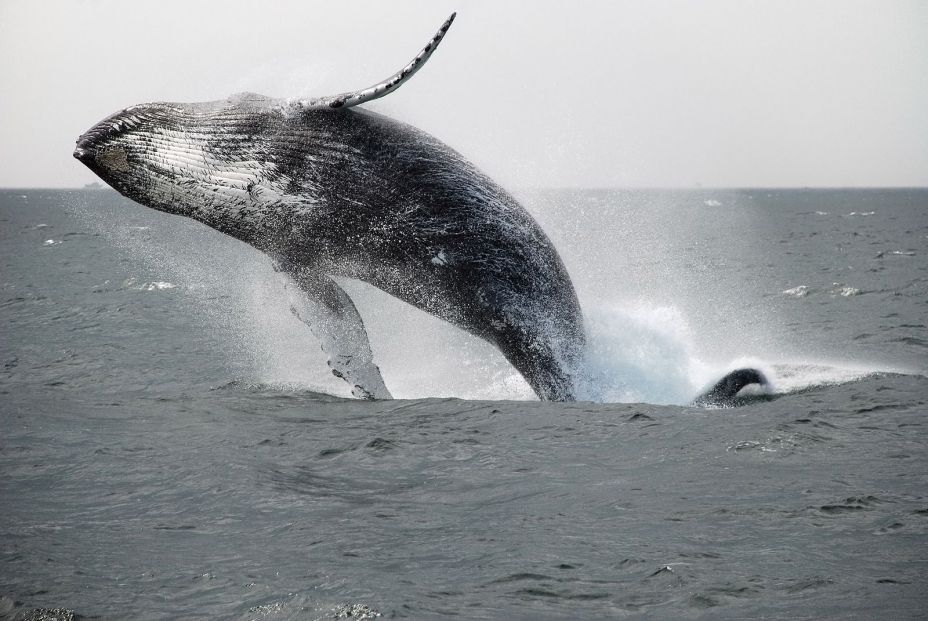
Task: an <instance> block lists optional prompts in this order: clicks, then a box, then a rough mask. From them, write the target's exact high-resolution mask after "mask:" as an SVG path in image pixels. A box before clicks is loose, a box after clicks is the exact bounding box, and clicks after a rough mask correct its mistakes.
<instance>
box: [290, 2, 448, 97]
mask: <svg viewBox="0 0 928 621" xmlns="http://www.w3.org/2000/svg"><path fill="white" fill-rule="evenodd" d="M455 15H457V13H452V14H451V17H449V18H448V19H447V20H445V23H444V24H442V25H441V28H439V29H438V32H437V33H435V36H434V37H432V38H431V39H429V42H428V43H427V44H426V46H425V47H424V48H422V51H420V52H419V53H418V54H417V55H416V57H415V58H413V59H412V60H411V61H409V64H407V65H406V66H405V67H403V68H402V69H400V70H399V71H397V72H396V73H394V74H393V75H391V76H390V77H389V78H387V79H386V80H384V81H383V82H378V83H377V84H374V85H373V86H369V87H368V88H365V89H362V90H359V91H352V92H349V93H341V94H340V95H332V96H330V97H320V98H318V99H311V100H308V101H301V102H300V106H301V107H302V108H350V107H351V106H357V105H359V104H362V103H364V102H367V101H370V100H372V99H378V98H379V97H383V96H384V95H388V94H390V93H392V92H393V91H395V90H396V89H398V88H399V87H400V86H402V85H403V83H404V82H406V80H408V79H409V78H411V77H412V76H413V74H414V73H416V72H417V71H418V70H419V69H421V68H422V66H423V65H425V61H427V60H428V59H429V57H430V56H431V55H432V53H433V52H434V51H435V49H436V48H437V47H438V44H439V43H441V40H442V39H443V38H444V36H445V33H446V32H448V29H449V28H451V22H453V21H454V17H455Z"/></svg>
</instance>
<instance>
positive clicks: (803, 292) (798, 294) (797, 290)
mask: <svg viewBox="0 0 928 621" xmlns="http://www.w3.org/2000/svg"><path fill="white" fill-rule="evenodd" d="M783 295H788V296H790V297H794V298H804V297H806V296H807V295H809V287H808V286H806V285H799V286H798V287H793V288H792V289H787V290H786V291H783Z"/></svg>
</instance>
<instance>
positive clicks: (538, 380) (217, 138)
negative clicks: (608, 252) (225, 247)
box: [74, 15, 584, 400]
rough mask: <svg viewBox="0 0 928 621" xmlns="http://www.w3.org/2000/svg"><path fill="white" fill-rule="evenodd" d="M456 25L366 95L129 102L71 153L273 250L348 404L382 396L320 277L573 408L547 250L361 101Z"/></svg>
mask: <svg viewBox="0 0 928 621" xmlns="http://www.w3.org/2000/svg"><path fill="white" fill-rule="evenodd" d="M453 19H454V15H452V16H451V17H450V18H449V19H448V20H447V21H446V22H445V23H444V24H443V25H442V27H441V29H440V30H439V31H438V33H437V34H436V35H435V36H434V37H433V38H432V39H431V40H430V41H429V43H428V45H426V47H425V48H424V49H423V50H422V51H421V52H420V53H419V54H418V55H417V56H416V57H415V58H414V59H413V60H412V61H411V62H410V63H409V64H408V65H406V66H405V67H404V68H403V69H402V70H400V71H399V72H398V73H396V74H395V75H393V76H391V77H390V78H388V79H387V80H384V81H383V82H380V83H378V84H376V85H374V86H372V87H370V88H367V89H363V90H360V91H354V92H348V93H343V94H340V95H335V96H329V97H321V98H316V99H308V100H286V99H273V98H269V97H264V96H261V95H256V94H252V93H245V94H239V95H235V96H232V97H230V98H229V99H227V100H221V101H214V102H206V103H148V104H140V105H136V106H132V107H129V108H126V109H125V110H122V111H120V112H117V113H116V114H113V115H112V116H110V117H108V118H106V119H104V120H103V121H101V122H100V123H98V124H97V125H95V126H94V127H93V128H91V129H90V130H89V131H88V132H86V133H85V134H84V135H83V136H81V137H80V138H79V139H78V143H77V148H76V149H75V151H74V156H75V157H76V158H78V159H79V160H80V161H81V162H83V163H84V164H85V165H87V166H88V167H89V168H90V169H91V170H92V171H93V172H94V173H96V174H97V175H98V176H100V177H101V178H102V179H103V180H104V181H105V182H106V183H108V184H109V185H111V186H112V187H113V188H115V189H116V190H118V191H119V192H120V193H122V194H123V195H125V196H127V197H129V198H131V199H133V200H135V201H136V202H139V203H141V204H143V205H145V206H148V207H151V208H153V209H156V210H159V211H164V212H167V213H170V214H176V215H182V216H186V217H190V218H193V219H195V220H198V221H200V222H202V223H204V224H206V225H208V226H210V227H212V228H214V229H216V230H218V231H221V232H222V233H225V234H227V235H230V236H232V237H235V238H236V239H239V240H241V241H243V242H245V243H247V244H250V245H252V246H254V247H255V248H257V249H258V250H261V251H262V252H264V253H266V254H267V255H269V256H270V257H271V258H272V259H273V260H274V261H275V263H276V264H277V266H278V269H280V270H282V271H285V272H286V273H287V274H288V275H289V276H290V277H291V278H292V280H293V281H294V282H295V283H296V284H297V285H298V286H299V287H300V289H301V290H302V291H303V292H304V293H305V296H306V308H304V309H302V310H297V309H296V308H294V309H293V311H294V313H295V314H297V316H299V317H300V318H301V319H302V320H303V321H304V322H305V323H306V324H307V325H308V326H309V327H310V329H311V330H312V332H313V334H314V335H315V336H316V337H317V338H318V339H319V340H320V343H321V345H322V348H323V350H324V351H325V352H326V353H327V354H328V356H329V366H330V367H331V369H332V372H333V373H334V374H335V375H337V376H339V377H341V378H343V379H344V380H345V381H347V382H348V383H349V385H351V386H352V392H353V394H354V395H355V396H358V397H363V398H390V392H389V390H388V389H387V387H386V385H385V384H384V382H383V379H382V377H381V374H380V370H379V369H378V368H377V366H376V365H375V363H374V360H373V355H372V353H371V348H370V344H369V342H368V337H367V333H366V331H365V328H364V324H363V322H362V320H361V316H360V315H359V314H358V311H357V309H356V308H355V306H354V304H353V303H352V301H351V298H350V297H349V296H348V295H347V294H346V293H345V292H344V291H343V290H342V289H341V287H339V285H338V284H337V283H336V282H335V281H334V280H333V278H332V277H339V276H341V277H349V278H356V279H359V280H362V281H365V282H367V283H369V284H371V285H373V286H375V287H378V288H380V289H381V290H383V291H385V292H387V293H389V294H391V295H393V296H395V297H397V298H399V299H401V300H403V301H405V302H408V303H409V304H412V305H413V306H416V307H417V308H420V309H422V310H424V311H426V312H429V313H431V314H433V315H436V316H438V317H440V318H442V319H444V320H446V321H448V322H450V323H452V324H453V325H455V326H458V327H460V328H462V329H464V330H466V331H467V332H470V333H471V334H474V335H476V336H478V337H480V338H482V339H485V340H487V341H489V342H490V343H491V344H493V345H495V346H496V347H497V348H498V349H499V350H500V351H501V352H502V353H503V355H504V356H505V357H506V359H507V360H508V361H509V362H510V363H511V364H512V365H513V366H514V367H515V368H516V369H517V370H518V371H519V372H520V373H521V374H522V376H523V377H524V378H525V379H526V380H527V382H528V383H529V385H530V386H531V387H532V389H533V390H534V391H535V393H536V394H537V395H538V397H539V398H541V399H546V400H572V399H574V398H575V397H576V393H575V390H576V384H577V376H578V373H580V363H581V360H582V352H583V350H584V332H583V319H582V314H581V311H580V305H579V302H578V300H577V295H576V292H575V291H574V287H573V284H572V283H571V280H570V277H569V276H568V274H567V270H566V269H565V267H564V264H563V263H562V261H561V259H560V257H559V256H558V254H557V252H556V251H555V249H554V247H553V245H552V244H551V241H550V240H549V239H548V237H547V236H546V235H545V233H544V232H543V231H542V230H541V228H540V227H539V225H538V224H537V223H536V222H535V220H534V219H533V218H532V217H531V216H530V215H529V214H528V212H527V211H525V209H523V208H522V206H521V205H519V203H518V202H517V201H516V200H515V199H514V198H513V197H512V196H510V195H509V194H508V193H507V192H506V191H505V190H504V189H502V188H501V187H500V186H499V185H497V184H496V183H494V182H493V181H492V180H491V179H489V178H488V177H487V176H486V175H484V174H483V173H482V172H480V171H479V170H478V169H477V168H476V167H474V166H473V165H472V164H470V163H469V162H468V161H467V160H465V159H464V158H463V157H462V156H461V155H460V154H458V153H457V152H456V151H454V150H453V149H451V148H450V147H448V146H446V145H445V144H443V143H442V142H440V141H439V140H437V139H436V138H434V137H432V136H430V135H429V134H426V133H424V132H422V131H420V130H418V129H416V128H414V127H411V126H409V125H406V124H404V123H400V122H398V121H395V120H393V119H390V118H388V117H385V116H382V115H379V114H375V113H373V112H370V111H367V110H364V109H362V108H359V107H357V106H358V105H359V104H362V103H364V102H367V101H370V100H372V99H376V98H378V97H382V96H384V95H386V94H388V93H390V92H392V91H393V90H395V89H396V88H398V87H399V86H400V85H402V84H403V83H404V82H405V81H406V80H408V79H409V78H410V77H411V76H412V75H413V74H414V73H415V72H416V71H418V70H419V69H420V68H421V67H422V66H423V64H424V63H425V62H426V61H427V60H428V58H429V57H430V56H431V54H432V53H433V52H434V51H435V49H436V47H437V46H438V44H439V43H440V41H441V40H442V38H443V37H444V35H445V33H446V32H447V30H448V28H449V27H450V25H451V22H452V21H453Z"/></svg>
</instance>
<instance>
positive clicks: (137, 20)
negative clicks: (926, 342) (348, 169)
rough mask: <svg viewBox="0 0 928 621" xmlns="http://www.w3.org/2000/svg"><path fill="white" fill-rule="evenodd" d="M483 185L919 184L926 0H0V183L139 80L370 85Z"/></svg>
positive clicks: (55, 175) (144, 88) (212, 95)
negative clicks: (472, 169) (397, 75)
mask: <svg viewBox="0 0 928 621" xmlns="http://www.w3.org/2000/svg"><path fill="white" fill-rule="evenodd" d="M452 11H457V12H458V17H457V19H456V21H455V23H454V25H453V26H452V27H451V30H450V31H449V33H448V35H447V36H446V38H445V40H444V41H443V42H442V44H441V47H440V48H439V50H438V51H437V52H436V53H435V54H434V56H432V58H431V59H430V60H429V62H428V64H427V65H426V66H425V67H424V68H423V69H422V71H420V72H419V73H418V74H416V75H415V76H414V77H413V78H412V79H411V80H410V81H409V82H408V83H407V84H405V85H404V86H403V87H402V88H400V89H399V90H398V91H396V92H395V93H392V94H391V95H389V96H388V97H385V98H384V99H381V100H378V101H376V102H372V103H370V104H366V106H367V107H370V108H371V109H374V110H376V111H378V112H381V113H384V114H387V115H389V116H392V117H394V118H397V119H400V120H402V121H406V122H409V123H412V124H414V125H416V126H418V127H419V128H421V129H424V130H425V131H427V132H429V133H431V134H433V135H435V136H437V137H438V138H440V139H441V140H443V141H444V142H445V143H447V144H448V145H450V146H452V147H453V148H455V149H456V150H458V151H459V152H461V153H462V154H463V155H464V156H465V157H467V158H468V159H470V160H471V161H473V162H475V163H476V164H477V165H478V166H480V167H481V168H482V169H483V170H485V171H486V172H487V173H489V174H490V175H491V176H493V177H495V178H496V179H497V180H499V181H500V182H501V183H502V184H503V185H504V186H507V187H511V188H528V187H693V186H698V185H702V186H704V187H804V186H811V187H868V186H926V185H928V2H923V1H919V0H915V1H897V0H877V1H860V0H804V1H788V0H779V1H752V0H731V1H729V0H704V1H695V0H690V1H672V0H648V1H646V2H645V1H620V0H612V1H609V2H583V3H568V2H540V1H526V2H510V1H504V0H496V1H489V0H486V1H484V0H457V1H453V2H449V1H446V0H421V1H412V0H394V1H391V2H383V1H370V0H368V1H352V2H332V1H331V0H326V1H321V2H317V1H314V0H298V1H293V2H287V1H277V2H257V1H240V0H223V1H221V2H212V1H210V2H206V1H200V2H198V1H196V0H181V1H176V0H158V1H157V2H145V3H141V2H140V3H136V2H124V1H118V2H113V1H109V0H105V1H104V0H43V1H42V2H35V1H33V0H0V187H79V186H82V185H84V184H86V183H89V182H91V181H94V180H95V177H94V175H93V174H92V173H91V172H90V171H89V170H87V169H86V168H85V167H84V166H83V165H81V164H80V163H79V162H77V160H75V159H73V158H72V157H71V153H72V151H73V148H74V141H75V140H76V138H77V137H78V136H79V135H80V134H81V133H82V132H84V131H85V130H87V129H89V128H90V127H91V126H92V125H94V124H95V123H96V122H97V121H99V120H100V119H102V118H104V117H105V116H107V115H109V114H110V113H112V112H115V111H117V110H120V109H122V108H125V107H127V106H129V105H132V104H136V103H142V102H148V101H208V100H214V99H223V98H225V97H226V96H228V95H230V94H232V93H236V92H240V91H254V92H259V93H262V94H265V95H272V96H281V97H294V96H303V97H305V96H319V95H329V94H334V93H339V92H344V91H346V90H355V89H359V88H363V87H366V86H369V85H371V84H373V83H375V82H378V81H380V80H381V79H383V78H385V77H387V76H388V75H390V74H392V73H393V72H395V71H397V70H398V69H399V68H400V67H402V66H403V65H405V64H406V63H407V62H408V61H409V60H410V59H411V58H412V57H413V56H414V55H415V54H416V53H417V52H418V51H419V49H420V48H421V47H422V46H423V45H424V44H425V43H426V41H427V40H428V39H429V38H430V37H431V36H432V34H434V32H435V31H436V30H437V29H438V27H439V26H440V24H441V23H442V21H443V20H444V19H445V18H446V17H447V16H448V15H449V14H450V13H451V12H452Z"/></svg>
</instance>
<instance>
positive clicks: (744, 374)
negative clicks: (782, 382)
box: [693, 368, 770, 407]
mask: <svg viewBox="0 0 928 621" xmlns="http://www.w3.org/2000/svg"><path fill="white" fill-rule="evenodd" d="M751 384H757V385H759V386H760V387H762V388H767V387H768V386H770V382H769V381H768V380H767V377H766V376H765V375H764V374H763V373H761V372H760V371H758V370H757V369H748V368H745V369H737V370H735V371H732V372H731V373H729V374H728V375H726V376H725V377H723V378H722V379H720V380H719V381H718V382H716V383H715V385H714V386H712V388H710V389H709V390H707V391H706V392H704V393H703V394H701V395H699V396H698V397H696V398H695V399H694V400H693V405H697V406H700V407H734V406H736V405H739V403H740V402H741V398H739V397H738V393H739V392H741V389H742V388H744V387H745V386H750V385H751Z"/></svg>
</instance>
